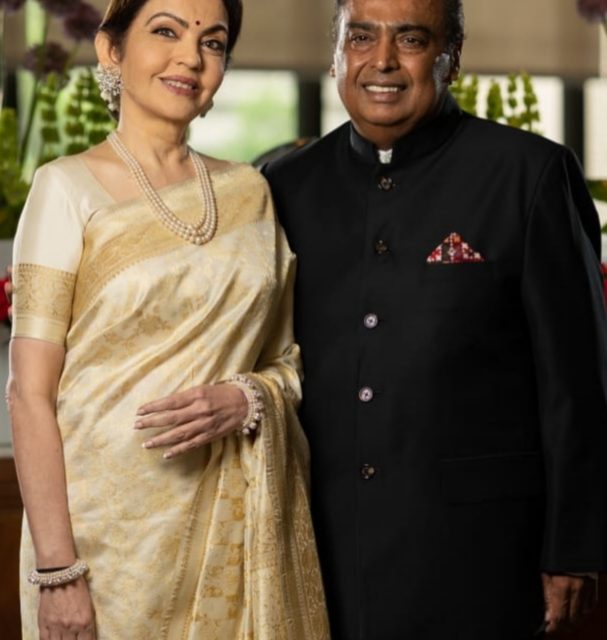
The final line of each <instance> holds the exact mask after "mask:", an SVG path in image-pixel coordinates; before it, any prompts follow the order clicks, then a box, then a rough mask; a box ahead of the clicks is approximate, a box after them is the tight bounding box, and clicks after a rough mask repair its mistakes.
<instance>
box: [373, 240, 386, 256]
mask: <svg viewBox="0 0 607 640" xmlns="http://www.w3.org/2000/svg"><path fill="white" fill-rule="evenodd" d="M373 248H374V249H375V253H376V254H377V255H378V256H383V255H384V254H386V253H388V251H389V250H390V249H389V248H388V245H387V244H386V243H385V242H384V241H383V240H378V241H377V242H376V243H375V245H374V246H373Z"/></svg>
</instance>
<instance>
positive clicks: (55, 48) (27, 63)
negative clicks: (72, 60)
mask: <svg viewBox="0 0 607 640" xmlns="http://www.w3.org/2000/svg"><path fill="white" fill-rule="evenodd" d="M69 57H70V56H69V53H68V52H67V51H66V50H65V49H64V48H63V47H62V46H61V45H60V44H57V43H56V42H47V43H46V44H37V45H36V46H34V47H32V48H31V49H29V51H28V52H27V53H26V54H25V59H24V61H23V66H24V67H25V68H26V69H29V70H30V71H31V72H32V73H33V74H34V75H35V76H36V77H37V78H43V77H44V76H47V75H48V74H49V73H53V72H54V73H59V74H63V73H65V67H66V65H67V61H68V59H69Z"/></svg>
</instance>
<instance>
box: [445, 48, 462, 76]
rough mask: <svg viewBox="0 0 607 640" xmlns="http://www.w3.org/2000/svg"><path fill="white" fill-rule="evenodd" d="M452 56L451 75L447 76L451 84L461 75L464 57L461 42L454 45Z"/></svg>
mask: <svg viewBox="0 0 607 640" xmlns="http://www.w3.org/2000/svg"><path fill="white" fill-rule="evenodd" d="M450 58H451V69H450V71H449V77H448V78H447V82H448V83H449V84H451V83H452V82H455V81H456V80H457V78H458V76H459V72H460V64H461V58H462V44H461V42H460V43H458V44H457V45H456V46H454V47H453V49H452V50H451V54H450Z"/></svg>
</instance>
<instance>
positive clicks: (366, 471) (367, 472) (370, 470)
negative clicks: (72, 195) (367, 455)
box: [360, 464, 377, 480]
mask: <svg viewBox="0 0 607 640" xmlns="http://www.w3.org/2000/svg"><path fill="white" fill-rule="evenodd" d="M376 473H377V469H376V468H375V467H374V466H372V465H370V464H363V466H362V468H361V470H360V475H361V476H362V477H363V480H371V479H372V478H374V477H375V474H376Z"/></svg>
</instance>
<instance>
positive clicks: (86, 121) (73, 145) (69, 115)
mask: <svg viewBox="0 0 607 640" xmlns="http://www.w3.org/2000/svg"><path fill="white" fill-rule="evenodd" d="M64 115H65V124H64V127H63V133H64V137H65V141H66V142H65V149H64V153H65V154H66V155H72V154H74V153H80V152H81V151H85V150H86V149H88V148H89V147H91V146H93V145H95V144H98V143H99V142H101V141H102V140H105V138H106V137H107V135H108V133H110V131H112V129H113V128H114V121H113V120H112V117H111V116H110V114H109V112H108V110H107V107H106V105H105V102H103V100H102V98H101V95H100V94H99V87H98V86H97V82H96V81H95V78H94V77H93V72H92V71H91V70H90V69H83V70H82V71H81V72H80V73H79V74H78V75H77V76H76V78H75V80H74V82H73V83H72V85H71V87H70V88H69V90H68V101H67V105H66V107H65V111H64Z"/></svg>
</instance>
